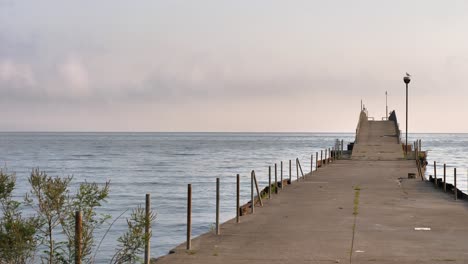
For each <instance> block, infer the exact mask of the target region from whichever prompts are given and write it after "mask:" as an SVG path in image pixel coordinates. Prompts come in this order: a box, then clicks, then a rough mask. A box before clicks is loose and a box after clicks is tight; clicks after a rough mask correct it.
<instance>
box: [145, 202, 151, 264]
mask: <svg viewBox="0 0 468 264" xmlns="http://www.w3.org/2000/svg"><path fill="white" fill-rule="evenodd" d="M150 214H151V196H150V194H149V193H147V194H146V199H145V222H146V223H145V264H150V224H151V223H150Z"/></svg>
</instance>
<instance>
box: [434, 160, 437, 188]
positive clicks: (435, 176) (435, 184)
mask: <svg viewBox="0 0 468 264" xmlns="http://www.w3.org/2000/svg"><path fill="white" fill-rule="evenodd" d="M436 166H437V164H436V161H435V160H434V186H435V187H436V188H437V167H436Z"/></svg>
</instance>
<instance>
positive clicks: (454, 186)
mask: <svg viewBox="0 0 468 264" xmlns="http://www.w3.org/2000/svg"><path fill="white" fill-rule="evenodd" d="M453 188H454V189H453V193H454V195H455V201H456V200H457V199H458V193H457V168H453Z"/></svg>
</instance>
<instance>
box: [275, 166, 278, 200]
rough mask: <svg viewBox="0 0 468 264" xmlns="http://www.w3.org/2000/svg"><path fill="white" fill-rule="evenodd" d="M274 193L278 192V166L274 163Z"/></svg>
mask: <svg viewBox="0 0 468 264" xmlns="http://www.w3.org/2000/svg"><path fill="white" fill-rule="evenodd" d="M275 194H278V167H277V166H276V163H275Z"/></svg>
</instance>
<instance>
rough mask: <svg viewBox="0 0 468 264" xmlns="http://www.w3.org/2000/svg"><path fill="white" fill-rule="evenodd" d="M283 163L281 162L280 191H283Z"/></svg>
mask: <svg viewBox="0 0 468 264" xmlns="http://www.w3.org/2000/svg"><path fill="white" fill-rule="evenodd" d="M283 185H284V183H283V161H281V190H283Z"/></svg>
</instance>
